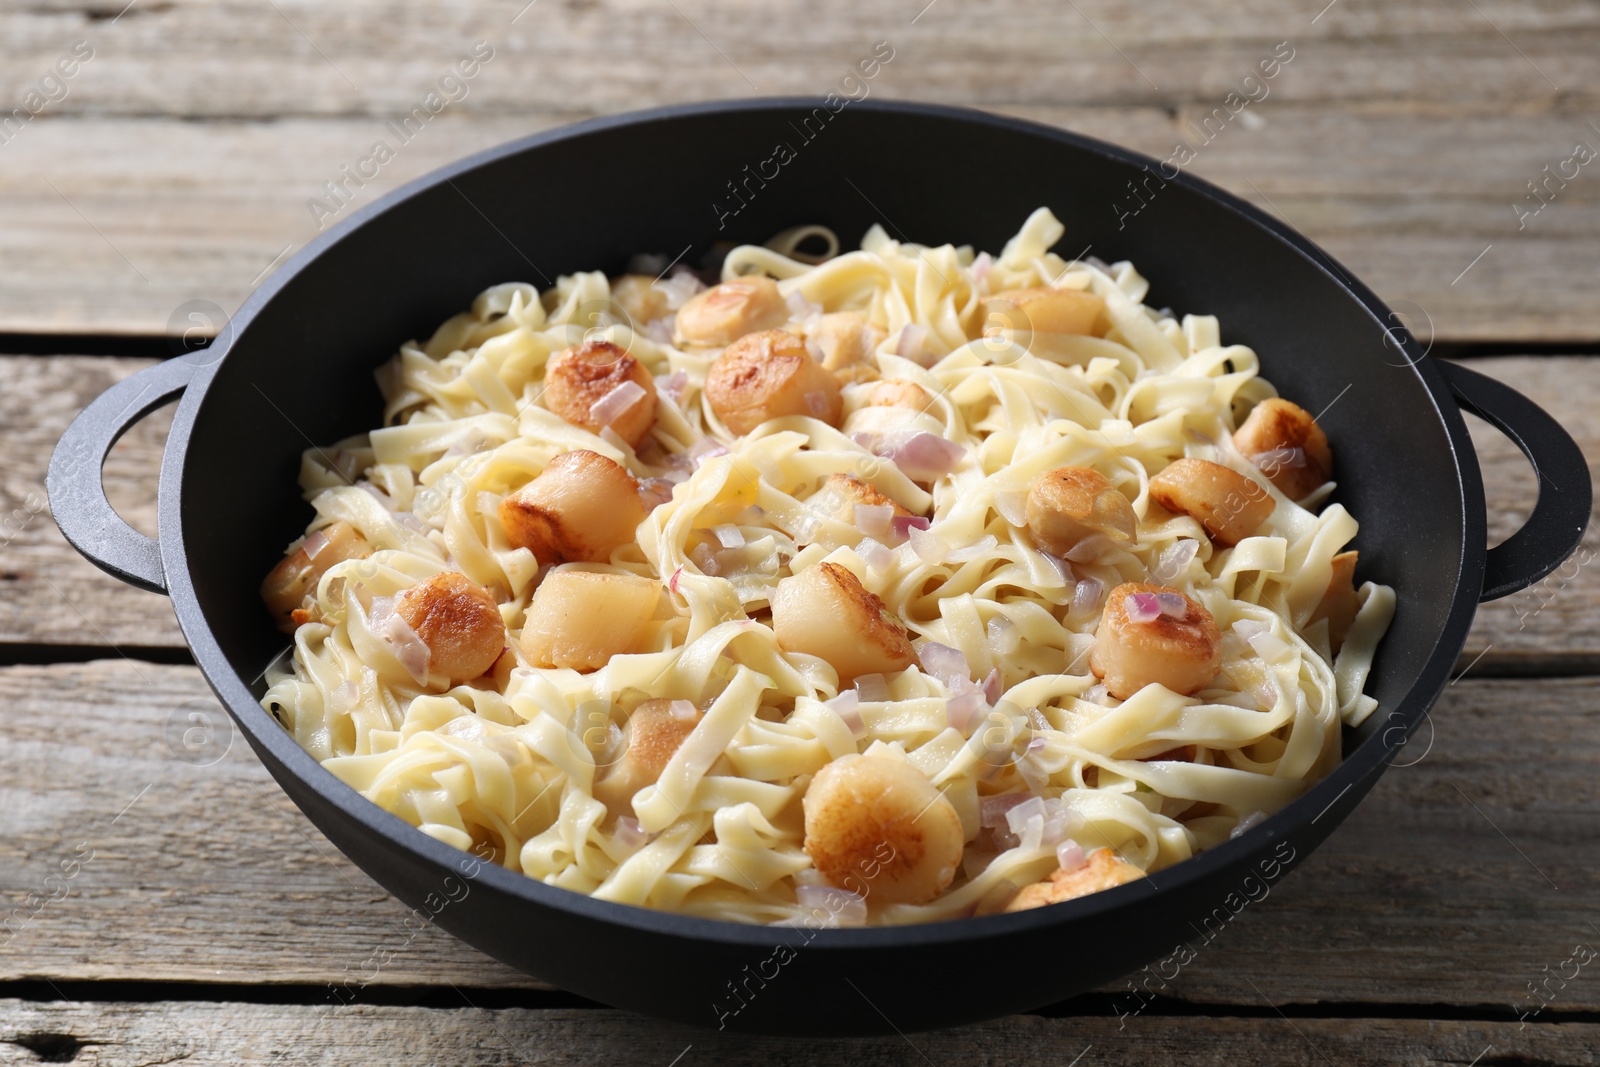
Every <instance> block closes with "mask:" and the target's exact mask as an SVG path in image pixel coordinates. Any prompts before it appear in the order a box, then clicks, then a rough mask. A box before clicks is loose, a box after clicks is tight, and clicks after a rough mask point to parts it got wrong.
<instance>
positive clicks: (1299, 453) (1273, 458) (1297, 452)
mask: <svg viewBox="0 0 1600 1067" xmlns="http://www.w3.org/2000/svg"><path fill="white" fill-rule="evenodd" d="M1246 458H1247V459H1249V460H1250V462H1251V463H1253V464H1255V465H1256V467H1257V469H1259V470H1260V471H1261V473H1263V474H1266V475H1269V476H1270V475H1273V474H1277V473H1278V472H1279V471H1281V470H1288V469H1291V468H1295V467H1304V466H1305V465H1306V450H1305V449H1303V448H1274V449H1271V450H1269V451H1266V452H1254V453H1251V454H1250V455H1249V456H1248V457H1246Z"/></svg>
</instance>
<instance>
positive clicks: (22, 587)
mask: <svg viewBox="0 0 1600 1067" xmlns="http://www.w3.org/2000/svg"><path fill="white" fill-rule="evenodd" d="M149 362H150V361H149V360H135V359H105V358H99V357H86V356H70V357H60V358H48V357H33V356H6V357H0V455H3V456H4V457H5V462H4V463H3V464H0V644H22V645H30V644H43V645H90V646H99V647H102V648H109V647H116V648H124V647H127V648H139V647H148V646H157V647H167V648H178V647H182V646H183V636H182V635H181V634H180V633H179V632H178V623H177V620H176V619H175V618H174V617H173V614H172V608H171V606H170V605H169V604H168V602H167V600H166V598H165V597H161V596H156V595H154V594H151V593H146V592H142V591H141V590H138V589H134V588H132V587H131V586H127V585H124V584H123V583H121V582H119V581H117V580H116V579H114V578H112V577H110V576H109V575H107V574H105V573H103V572H102V571H100V570H99V569H98V568H96V567H95V566H93V565H92V564H90V563H89V562H88V561H87V560H85V559H84V558H83V557H82V556H80V555H78V553H77V552H76V551H74V550H73V549H72V547H71V546H69V545H68V544H67V543H66V540H65V539H64V538H63V537H62V536H61V531H60V530H58V529H57V528H56V525H55V523H54V522H53V521H51V518H50V510H49V507H48V503H47V501H46V499H45V470H46V468H47V467H48V466H49V463H50V453H51V451H52V450H53V449H54V448H55V443H56V439H57V438H59V437H60V436H61V433H62V431H64V430H65V429H66V428H67V423H69V422H70V421H72V417H73V416H74V415H76V414H77V413H78V412H79V411H80V410H81V409H82V408H83V407H84V405H86V404H87V403H88V402H89V401H90V400H93V399H94V398H95V397H96V396H97V395H99V394H100V393H102V392H104V391H105V390H106V389H108V388H110V387H111V386H112V385H113V384H114V383H116V382H117V381H120V380H121V379H123V378H125V377H127V376H128V375H129V374H132V373H134V372H135V371H137V370H140V369H141V368H143V367H146V366H148V365H149ZM170 425H171V409H170V407H169V408H164V409H162V410H161V411H157V412H155V413H154V414H152V415H151V416H150V417H149V418H148V419H146V420H144V421H143V422H141V423H139V424H138V425H137V426H135V427H134V428H133V430H132V431H131V432H129V433H128V434H127V435H126V436H125V437H123V438H122V440H121V441H118V442H117V444H116V445H115V447H113V448H112V450H111V454H110V456H109V457H108V458H107V460H106V465H105V468H104V472H103V481H104V482H105V485H106V491H107V493H108V494H109V495H110V499H111V501H112V503H113V504H114V505H115V506H116V508H117V510H118V512H119V513H120V514H121V515H122V516H123V517H124V518H126V519H127V520H128V521H129V522H130V523H131V524H132V525H133V526H134V527H135V528H136V529H139V530H142V531H144V532H145V533H147V534H151V535H154V534H155V532H156V508H155V505H156V482H157V475H158V472H159V467H160V462H161V448H162V445H163V444H164V443H165V442H166V432H167V427H168V426H170Z"/></svg>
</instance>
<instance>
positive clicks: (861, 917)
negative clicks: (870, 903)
mask: <svg viewBox="0 0 1600 1067" xmlns="http://www.w3.org/2000/svg"><path fill="white" fill-rule="evenodd" d="M794 899H795V902H796V903H798V904H799V905H800V906H801V907H802V908H805V909H806V910H807V911H809V912H811V913H812V914H813V915H814V914H815V913H816V912H817V911H818V910H821V911H824V912H827V918H826V919H825V920H823V921H824V923H825V924H826V925H828V926H861V925H863V924H865V923H866V921H867V901H866V898H865V897H863V896H861V895H860V894H859V893H852V892H850V891H849V890H848V889H840V888H838V887H837V886H831V885H801V886H796V887H795V890H794Z"/></svg>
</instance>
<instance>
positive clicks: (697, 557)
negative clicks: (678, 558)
mask: <svg viewBox="0 0 1600 1067" xmlns="http://www.w3.org/2000/svg"><path fill="white" fill-rule="evenodd" d="M689 558H690V559H691V560H693V561H694V565H695V566H696V567H699V568H700V573H701V574H709V575H711V576H713V577H715V576H716V574H717V572H718V571H719V570H720V569H721V568H719V567H718V566H717V554H716V552H715V551H714V550H713V549H712V547H711V546H710V545H708V544H705V543H704V542H702V543H700V544H698V545H695V546H694V547H693V548H691V549H690V550H689Z"/></svg>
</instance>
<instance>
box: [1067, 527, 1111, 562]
mask: <svg viewBox="0 0 1600 1067" xmlns="http://www.w3.org/2000/svg"><path fill="white" fill-rule="evenodd" d="M1114 547H1115V546H1114V545H1113V544H1112V543H1111V538H1109V537H1106V536H1104V535H1103V534H1090V535H1089V536H1088V537H1085V538H1084V539H1083V540H1082V541H1079V542H1078V543H1077V544H1075V545H1073V546H1072V547H1071V548H1070V549H1068V550H1067V553H1066V557H1067V559H1069V560H1071V561H1072V562H1074V563H1093V562H1094V561H1095V560H1097V559H1099V558H1100V557H1101V556H1103V555H1104V554H1105V552H1106V550H1107V549H1108V548H1114Z"/></svg>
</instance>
